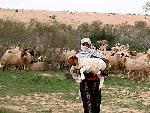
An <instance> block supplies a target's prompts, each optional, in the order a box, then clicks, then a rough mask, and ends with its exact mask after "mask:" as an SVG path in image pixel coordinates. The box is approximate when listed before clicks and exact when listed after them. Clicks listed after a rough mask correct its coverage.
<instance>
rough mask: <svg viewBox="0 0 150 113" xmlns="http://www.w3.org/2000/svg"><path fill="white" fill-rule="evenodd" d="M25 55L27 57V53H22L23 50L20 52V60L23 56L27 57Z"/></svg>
mask: <svg viewBox="0 0 150 113" xmlns="http://www.w3.org/2000/svg"><path fill="white" fill-rule="evenodd" d="M27 55H28V53H27V52H26V51H24V50H22V51H21V58H23V57H24V56H27Z"/></svg>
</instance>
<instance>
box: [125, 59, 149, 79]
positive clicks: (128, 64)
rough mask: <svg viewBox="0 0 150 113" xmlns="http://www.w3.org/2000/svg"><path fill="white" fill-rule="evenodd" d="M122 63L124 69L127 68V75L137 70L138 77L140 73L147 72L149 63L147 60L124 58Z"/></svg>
mask: <svg viewBox="0 0 150 113" xmlns="http://www.w3.org/2000/svg"><path fill="white" fill-rule="evenodd" d="M124 65H125V69H126V70H128V73H127V75H128V77H129V74H130V73H131V72H138V73H139V78H140V77H141V73H142V74H146V73H148V72H149V64H148V62H145V61H144V60H140V59H133V58H126V59H125V63H124ZM133 79H134V78H133ZM142 79H143V78H142Z"/></svg>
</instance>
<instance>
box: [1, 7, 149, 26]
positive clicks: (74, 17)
mask: <svg viewBox="0 0 150 113" xmlns="http://www.w3.org/2000/svg"><path fill="white" fill-rule="evenodd" d="M0 19H10V20H16V21H20V22H25V23H28V22H30V21H31V19H34V20H36V21H38V22H44V23H47V22H51V21H54V20H56V21H58V22H61V23H65V24H67V25H72V26H73V27H75V28H76V27H77V26H78V25H80V24H82V23H84V22H87V23H91V22H93V21H97V20H99V21H101V22H102V23H103V24H114V25H116V24H121V23H124V22H128V24H130V25H134V22H135V21H146V22H147V23H148V24H149V23H150V22H149V21H148V20H147V19H146V16H144V15H139V14H117V13H98V12H69V11H46V10H23V9H0Z"/></svg>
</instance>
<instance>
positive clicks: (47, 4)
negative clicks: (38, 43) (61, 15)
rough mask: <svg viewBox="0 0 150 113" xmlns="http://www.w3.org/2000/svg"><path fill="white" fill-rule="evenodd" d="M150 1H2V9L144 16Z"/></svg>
mask: <svg viewBox="0 0 150 113" xmlns="http://www.w3.org/2000/svg"><path fill="white" fill-rule="evenodd" d="M147 1H150V0H0V8H14V9H35V10H51V11H77V12H101V13H136V14H144V10H143V8H142V6H144V5H145V3H146V2H147Z"/></svg>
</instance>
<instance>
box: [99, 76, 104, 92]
mask: <svg viewBox="0 0 150 113" xmlns="http://www.w3.org/2000/svg"><path fill="white" fill-rule="evenodd" d="M103 83H104V77H102V76H101V78H100V85H99V89H101V88H102V87H103Z"/></svg>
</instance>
